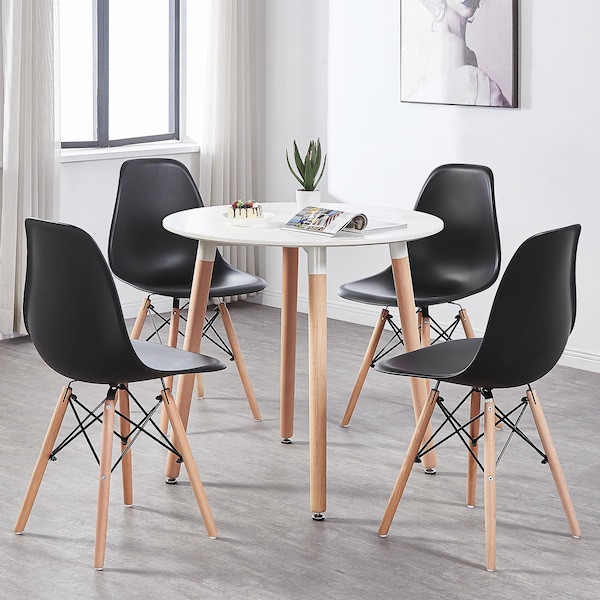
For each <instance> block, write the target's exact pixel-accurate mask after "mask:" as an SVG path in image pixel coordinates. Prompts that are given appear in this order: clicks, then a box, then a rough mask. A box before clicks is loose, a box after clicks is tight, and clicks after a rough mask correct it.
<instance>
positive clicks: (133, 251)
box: [108, 158, 267, 428]
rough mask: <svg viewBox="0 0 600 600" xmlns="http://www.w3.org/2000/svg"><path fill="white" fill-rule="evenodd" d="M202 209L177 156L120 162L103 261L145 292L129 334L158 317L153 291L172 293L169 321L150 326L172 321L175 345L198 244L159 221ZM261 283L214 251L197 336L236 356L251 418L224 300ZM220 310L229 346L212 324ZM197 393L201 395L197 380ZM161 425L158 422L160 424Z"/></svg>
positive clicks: (253, 404)
mask: <svg viewBox="0 0 600 600" xmlns="http://www.w3.org/2000/svg"><path fill="white" fill-rule="evenodd" d="M201 206H203V203H202V199H201V197H200V192H199V191H198V188H197V186H196V184H195V182H194V180H193V178H192V176H191V174H190V172H189V171H188V169H187V168H186V167H185V165H183V164H182V163H180V162H179V161H176V160H173V159H169V158H140V159H134V160H128V161H125V162H124V163H123V165H122V167H121V173H120V177H119V186H118V190H117V198H116V203H115V208H114V213H113V218H112V224H111V228H110V235H109V242H108V259H109V263H110V267H111V269H112V271H113V273H114V274H115V275H116V276H117V277H118V278H119V279H121V280H122V281H124V282H125V283H128V284H130V285H132V286H134V287H136V288H138V289H139V290H142V291H144V292H146V293H148V296H147V297H146V298H145V299H144V300H143V301H142V305H141V307H140V311H139V313H138V316H137V319H136V322H135V324H134V326H133V329H132V333H131V337H132V338H134V339H138V338H139V336H140V334H141V331H142V327H143V325H144V322H145V320H146V316H147V314H148V312H151V314H153V315H157V313H156V312H154V311H153V307H152V302H151V300H150V298H151V296H152V295H154V294H158V295H161V296H166V297H170V298H172V299H173V308H172V311H171V318H170V319H164V318H163V317H162V316H161V315H158V318H160V319H161V323H160V326H158V327H156V328H155V331H160V329H162V327H163V326H166V325H167V324H169V323H170V325H169V336H168V344H169V345H170V346H177V338H178V334H179V325H180V317H181V310H182V309H183V308H184V307H182V306H180V300H181V299H187V298H189V297H190V293H191V286H192V277H193V273H194V265H195V262H196V252H197V249H198V242H197V241H196V240H191V239H186V238H184V237H181V236H178V235H175V234H173V233H171V232H169V231H167V230H166V229H165V228H164V227H163V226H162V221H163V219H164V218H165V217H166V216H167V215H169V214H171V213H174V212H178V211H181V210H187V209H190V208H199V207H201ZM266 285H267V283H266V281H265V280H264V279H262V278H260V277H257V276H255V275H251V274H250V273H246V272H244V271H241V270H239V269H236V268H235V267H233V266H232V265H231V264H229V263H228V262H227V261H226V260H225V259H224V258H223V256H222V255H221V253H220V252H219V251H218V250H217V253H216V256H215V262H214V267H213V275H212V279H211V285H210V293H209V297H210V299H211V301H212V302H213V303H214V305H215V310H214V311H213V314H212V316H211V317H210V318H207V319H206V322H205V326H204V330H203V336H204V337H205V338H207V339H209V340H210V341H212V342H213V343H215V344H216V345H217V346H218V347H219V348H220V349H221V350H224V351H225V352H226V353H227V354H228V355H229V356H230V358H231V360H233V361H235V365H236V367H237V369H238V372H239V375H240V379H241V381H242V385H243V387H244V391H245V393H246V397H247V399H248V403H249V405H250V409H251V411H252V416H253V417H254V419H256V420H257V421H260V419H261V415H260V410H259V408H258V403H257V401H256V396H255V394H254V389H253V388H252V383H251V381H250V377H249V375H248V370H247V368H246V364H245V362H244V357H243V355H242V351H241V348H240V344H239V341H238V339H237V335H236V333H235V329H234V326H233V322H232V320H231V316H230V314H229V310H228V308H227V304H226V302H225V298H228V297H232V296H240V295H245V294H252V293H255V292H260V291H261V290H263V289H264V288H265V287H266ZM219 315H220V316H221V318H222V321H223V326H224V328H225V332H226V335H227V338H228V341H229V345H227V344H226V343H225V341H224V340H223V338H222V337H221V336H220V335H219V333H218V331H217V330H216V329H215V328H214V321H215V319H216V318H217V316H219ZM197 394H198V396H203V395H204V391H203V386H202V383H201V381H200V382H198V385H197ZM165 425H166V422H165V420H164V419H163V421H162V426H163V428H164V426H165Z"/></svg>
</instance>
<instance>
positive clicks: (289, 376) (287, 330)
mask: <svg viewBox="0 0 600 600" xmlns="http://www.w3.org/2000/svg"><path fill="white" fill-rule="evenodd" d="M282 263H283V264H282V301H281V366H280V403H281V406H280V412H279V415H280V416H279V430H280V435H281V441H282V443H284V444H289V443H291V437H292V435H293V434H294V393H295V383H296V321H297V313H298V248H283V254H282Z"/></svg>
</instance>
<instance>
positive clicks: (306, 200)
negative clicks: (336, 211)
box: [296, 190, 321, 210]
mask: <svg viewBox="0 0 600 600" xmlns="http://www.w3.org/2000/svg"><path fill="white" fill-rule="evenodd" d="M320 205H321V190H313V191H312V192H307V191H306V190H296V206H297V208H298V210H302V209H303V208H306V207H307V206H320Z"/></svg>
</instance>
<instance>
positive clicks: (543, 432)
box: [527, 390, 581, 538]
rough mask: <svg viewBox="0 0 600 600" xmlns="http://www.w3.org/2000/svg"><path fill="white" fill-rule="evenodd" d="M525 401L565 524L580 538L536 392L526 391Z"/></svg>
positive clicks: (568, 495) (573, 534) (567, 490)
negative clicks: (554, 487) (526, 401)
mask: <svg viewBox="0 0 600 600" xmlns="http://www.w3.org/2000/svg"><path fill="white" fill-rule="evenodd" d="M527 400H528V402H529V407H530V408H531V413H532V415H533V420H534V421H535V426H536V428H537V430H538V434H539V436H540V440H541V442H542V446H543V447H544V452H545V453H546V457H547V458H548V465H549V466H550V471H551V473H552V477H553V479H554V484H555V485H556V491H557V492H558V496H559V498H560V501H561V503H562V507H563V510H564V511H565V516H566V517H567V522H568V523H569V529H570V530H571V535H572V536H573V537H576V538H578V537H581V529H580V528H579V523H578V522H577V517H576V516H575V509H574V508H573V502H572V501H571V495H570V494H569V488H568V487H567V481H566V479H565V476H564V473H563V470H562V467H561V466H560V461H559V460H558V454H557V452H556V448H555V447H554V442H553V441H552V436H551V435H550V430H549V429H548V423H547V422H546V417H545V416H544V411H543V410H542V406H541V404H540V400H539V398H538V395H537V392H536V391H535V390H528V391H527Z"/></svg>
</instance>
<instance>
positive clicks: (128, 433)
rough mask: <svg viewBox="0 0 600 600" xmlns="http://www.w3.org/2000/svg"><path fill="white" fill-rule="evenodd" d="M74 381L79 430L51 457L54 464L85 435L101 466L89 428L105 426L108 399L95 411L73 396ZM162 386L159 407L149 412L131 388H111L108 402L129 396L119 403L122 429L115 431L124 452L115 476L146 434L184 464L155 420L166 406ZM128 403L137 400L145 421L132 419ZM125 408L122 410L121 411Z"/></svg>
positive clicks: (73, 400)
mask: <svg viewBox="0 0 600 600" xmlns="http://www.w3.org/2000/svg"><path fill="white" fill-rule="evenodd" d="M73 383H74V382H71V383H69V385H68V386H67V390H68V392H69V395H68V400H66V401H67V402H68V405H69V407H70V408H71V410H72V412H73V415H74V417H75V420H76V422H77V425H76V427H74V428H73V429H72V430H71V431H70V432H69V433H68V434H67V435H66V436H65V437H64V439H63V440H62V442H60V443H59V444H58V445H57V446H56V447H55V448H54V449H53V450H52V451H51V452H50V456H49V460H50V461H55V460H57V455H58V454H59V452H61V451H62V450H64V449H65V448H66V447H67V446H68V445H69V444H71V443H72V442H73V441H75V439H76V438H78V437H79V436H80V435H83V437H84V438H85V441H86V443H87V445H88V447H89V449H90V451H91V453H92V455H93V456H94V458H95V459H96V462H97V463H98V464H100V458H99V457H98V453H97V452H96V449H95V447H94V444H93V442H92V440H91V439H90V436H89V434H88V429H89V428H91V427H92V426H93V425H94V424H100V425H101V424H102V422H103V419H102V415H103V413H102V412H98V410H101V409H103V408H104V404H105V400H103V401H102V402H100V403H99V404H97V405H96V406H95V407H94V408H92V409H89V408H88V407H87V406H85V405H84V404H83V403H82V402H80V400H79V398H78V397H77V395H76V394H74V393H73V387H72V385H73ZM161 383H162V392H161V394H160V395H158V396H156V398H155V404H154V406H152V407H151V409H150V410H146V409H145V408H144V406H143V405H142V404H141V403H140V401H139V400H138V399H137V398H136V396H134V394H133V393H132V392H131V390H130V389H129V387H128V386H126V385H124V384H118V385H111V386H109V388H108V392H107V394H106V399H107V400H115V398H116V396H117V395H118V394H120V393H121V394H126V396H127V398H124V397H121V398H120V400H119V402H117V403H116V404H115V409H114V414H115V416H116V417H118V418H119V419H121V420H122V423H121V430H120V431H119V430H117V429H115V430H114V435H115V437H116V438H117V439H118V440H119V441H120V443H121V446H122V449H121V453H120V455H119V457H118V458H117V459H116V460H115V462H114V463H113V465H112V467H111V473H112V472H114V470H115V469H116V468H117V466H118V465H119V463H121V461H122V460H123V458H124V457H125V456H126V455H127V453H128V452H129V450H130V449H131V447H132V446H133V444H134V442H135V441H136V440H137V439H138V437H139V436H140V435H141V434H142V433H143V434H145V435H146V436H147V437H149V438H150V439H152V440H154V441H155V442H156V443H158V444H159V445H160V446H162V447H163V448H165V449H166V450H168V451H170V452H173V454H175V455H176V456H177V457H178V461H179V462H183V457H182V456H181V453H180V452H179V451H178V450H177V448H175V446H174V445H173V444H172V443H171V441H170V440H169V438H168V437H167V436H166V435H165V434H164V433H163V432H162V431H161V429H160V427H159V426H158V425H157V424H156V422H155V421H154V419H153V417H154V414H155V413H156V411H157V410H158V409H159V408H160V406H161V405H162V403H163V398H164V395H163V394H166V392H167V388H166V387H165V385H164V381H162V382H161ZM128 400H133V402H134V404H135V405H136V407H137V409H138V410H139V411H140V412H141V413H142V415H143V416H142V418H141V419H140V420H139V421H133V420H132V419H131V417H130V411H129V402H128ZM121 407H122V408H121ZM78 408H79V410H81V411H82V412H83V413H85V416H83V418H82V416H81V414H80V413H79V412H78ZM147 426H152V427H153V428H154V430H155V433H152V432H151V431H149V430H148V429H147Z"/></svg>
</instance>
